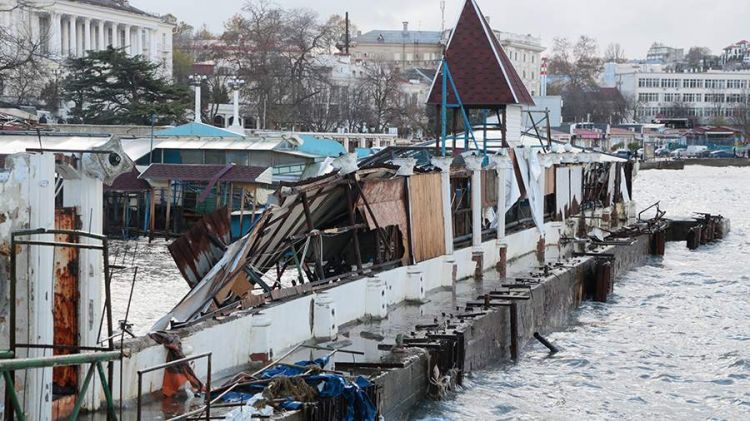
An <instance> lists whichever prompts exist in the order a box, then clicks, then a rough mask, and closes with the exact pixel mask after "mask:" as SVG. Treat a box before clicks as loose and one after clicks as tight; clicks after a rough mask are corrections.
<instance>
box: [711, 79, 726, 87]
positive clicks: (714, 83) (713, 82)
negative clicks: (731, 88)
mask: <svg viewBox="0 0 750 421" xmlns="http://www.w3.org/2000/svg"><path fill="white" fill-rule="evenodd" d="M724 82H725V81H723V80H717V79H706V89H725V87H726V84H725V83H724Z"/></svg>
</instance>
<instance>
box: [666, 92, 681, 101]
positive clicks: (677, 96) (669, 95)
mask: <svg viewBox="0 0 750 421" xmlns="http://www.w3.org/2000/svg"><path fill="white" fill-rule="evenodd" d="M664 102H682V96H681V95H680V94H674V93H666V94H664Z"/></svg>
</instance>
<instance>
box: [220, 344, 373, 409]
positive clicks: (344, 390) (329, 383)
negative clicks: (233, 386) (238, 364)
mask: <svg viewBox="0 0 750 421" xmlns="http://www.w3.org/2000/svg"><path fill="white" fill-rule="evenodd" d="M329 360H330V357H324V358H318V359H315V360H313V361H297V362H296V363H294V365H295V366H298V367H291V366H286V365H276V366H274V367H271V368H269V369H268V370H265V371H263V372H262V373H261V374H260V377H261V378H262V379H272V378H274V377H279V376H284V377H293V376H301V375H303V374H304V373H305V372H306V371H307V369H306V368H303V367H313V366H318V367H321V368H322V367H325V366H326V365H327V364H328V362H329ZM303 378H304V380H305V382H307V384H309V385H310V386H312V387H313V388H315V390H316V391H317V392H318V396H319V397H321V398H337V397H343V398H344V400H346V405H347V409H346V417H345V418H344V419H345V420H346V421H354V420H366V421H375V416H376V415H377V409H376V408H375V405H374V404H373V403H372V402H370V398H369V397H368V396H367V393H365V389H366V388H368V387H370V386H371V385H372V383H371V382H370V381H369V380H367V379H366V378H364V377H362V376H359V377H357V378H356V379H354V381H350V380H348V379H347V378H345V377H344V376H341V375H338V374H331V373H316V374H310V375H306V376H303ZM264 387H265V386H263V385H253V386H252V387H251V389H254V390H258V391H262V390H263V388H264ZM252 396H253V395H252V394H245V393H239V392H232V393H228V394H227V395H226V396H224V401H229V402H237V401H243V400H244V401H246V400H248V399H250V397H252ZM303 406H304V402H299V401H295V400H293V399H291V398H288V399H287V400H285V401H284V402H282V403H281V407H282V408H284V409H286V410H290V411H291V410H297V409H301V408H302V407H303Z"/></svg>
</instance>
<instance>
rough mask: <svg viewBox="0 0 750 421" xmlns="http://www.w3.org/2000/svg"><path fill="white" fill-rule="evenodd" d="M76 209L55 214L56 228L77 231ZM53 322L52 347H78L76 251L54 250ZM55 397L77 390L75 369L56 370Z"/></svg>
mask: <svg viewBox="0 0 750 421" xmlns="http://www.w3.org/2000/svg"><path fill="white" fill-rule="evenodd" d="M76 219H77V216H76V212H75V208H62V209H56V210H55V228H57V229H68V230H72V229H75V228H76ZM55 241H61V242H70V243H74V242H76V239H75V238H73V237H72V236H70V235H57V236H55ZM54 268H55V289H54V291H55V298H54V308H55V321H54V344H55V345H70V346H75V345H78V337H79V332H78V303H79V290H78V249H76V248H72V247H59V248H56V249H55V266H54ZM74 352H75V351H74V350H55V352H54V355H66V354H72V353H74ZM52 379H53V383H54V385H55V392H56V394H62V395H71V394H75V393H76V390H77V389H78V372H77V370H76V367H74V366H71V367H55V368H54V369H53V375H52Z"/></svg>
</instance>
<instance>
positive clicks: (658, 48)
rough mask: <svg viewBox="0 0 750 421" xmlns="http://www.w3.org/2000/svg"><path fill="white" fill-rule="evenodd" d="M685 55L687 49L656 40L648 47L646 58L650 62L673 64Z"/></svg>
mask: <svg viewBox="0 0 750 421" xmlns="http://www.w3.org/2000/svg"><path fill="white" fill-rule="evenodd" d="M684 57H685V50H684V49H682V48H673V47H668V46H666V45H664V44H661V43H658V42H655V43H653V44H652V45H651V48H649V49H648V53H647V54H646V60H647V61H648V62H650V63H660V64H673V63H677V62H679V61H682V59H683V58H684Z"/></svg>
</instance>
